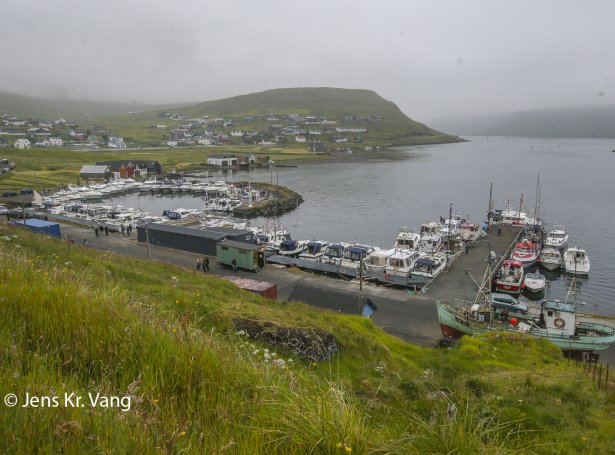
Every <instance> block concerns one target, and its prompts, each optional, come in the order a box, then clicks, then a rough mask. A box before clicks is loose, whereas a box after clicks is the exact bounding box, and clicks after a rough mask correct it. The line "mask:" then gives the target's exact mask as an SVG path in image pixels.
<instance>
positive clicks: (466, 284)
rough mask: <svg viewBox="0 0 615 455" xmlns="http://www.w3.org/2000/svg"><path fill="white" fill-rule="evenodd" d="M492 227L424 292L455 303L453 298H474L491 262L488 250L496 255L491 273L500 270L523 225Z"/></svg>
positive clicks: (435, 297)
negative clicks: (502, 261) (499, 267)
mask: <svg viewBox="0 0 615 455" xmlns="http://www.w3.org/2000/svg"><path fill="white" fill-rule="evenodd" d="M499 229H500V230H501V235H498V227H497V226H491V227H490V228H489V229H488V231H487V235H486V236H485V237H482V238H480V239H478V240H477V241H476V242H474V243H472V244H471V246H470V248H469V249H468V252H467V253H465V252H461V253H460V254H459V255H458V257H456V258H455V260H454V261H453V262H452V263H451V266H450V267H449V269H448V270H445V271H444V272H443V273H441V274H440V275H438V276H437V277H436V278H435V279H434V280H433V281H432V282H431V283H430V284H429V285H428V286H427V288H426V289H425V290H424V291H425V294H426V295H428V296H430V297H433V298H434V299H437V300H443V301H449V302H452V301H453V299H454V298H459V297H467V298H468V299H472V300H474V298H475V297H476V294H477V293H478V290H479V286H480V284H481V281H482V279H483V276H484V274H485V271H486V270H487V266H488V265H489V253H490V252H491V251H493V252H494V253H495V254H496V256H497V258H496V260H495V262H492V264H491V275H492V276H493V274H495V272H496V271H497V266H498V264H499V263H500V262H501V259H502V258H505V257H508V255H509V253H510V251H511V250H512V248H513V247H514V246H515V243H516V242H517V239H518V238H519V236H520V235H521V233H522V232H523V228H522V227H520V226H513V225H501V227H500V228H499Z"/></svg>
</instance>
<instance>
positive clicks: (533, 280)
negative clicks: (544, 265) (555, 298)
mask: <svg viewBox="0 0 615 455" xmlns="http://www.w3.org/2000/svg"><path fill="white" fill-rule="evenodd" d="M523 284H524V286H525V287H524V289H526V290H527V291H530V292H541V291H544V289H545V287H546V285H547V279H546V278H545V276H544V275H543V274H542V273H540V272H538V271H536V272H532V273H528V274H527V275H525V279H524V280H523Z"/></svg>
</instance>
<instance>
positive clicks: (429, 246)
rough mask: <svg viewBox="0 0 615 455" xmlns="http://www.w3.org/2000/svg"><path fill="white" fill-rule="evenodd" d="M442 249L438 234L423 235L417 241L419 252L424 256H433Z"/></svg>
mask: <svg viewBox="0 0 615 455" xmlns="http://www.w3.org/2000/svg"><path fill="white" fill-rule="evenodd" d="M443 247H444V241H443V240H442V236H441V235H440V234H438V233H435V234H423V235H421V240H420V241H419V248H418V250H419V252H420V253H425V254H435V253H437V252H438V251H440V250H441V249H442V248H443Z"/></svg>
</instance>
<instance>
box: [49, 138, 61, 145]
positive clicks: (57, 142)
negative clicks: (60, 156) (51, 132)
mask: <svg viewBox="0 0 615 455" xmlns="http://www.w3.org/2000/svg"><path fill="white" fill-rule="evenodd" d="M62 144H63V142H62V138H61V137H50V138H49V145H50V146H51V147H62Z"/></svg>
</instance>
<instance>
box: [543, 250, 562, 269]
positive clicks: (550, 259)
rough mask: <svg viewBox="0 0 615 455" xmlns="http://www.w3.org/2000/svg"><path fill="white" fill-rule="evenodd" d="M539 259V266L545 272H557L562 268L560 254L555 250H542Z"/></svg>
mask: <svg viewBox="0 0 615 455" xmlns="http://www.w3.org/2000/svg"><path fill="white" fill-rule="evenodd" d="M539 258H540V259H539V260H540V265H541V266H542V267H544V268H545V269H547V270H557V269H559V268H560V267H561V266H562V253H560V251H559V250H558V249H557V248H544V249H543V250H542V251H541V252H540V256H539Z"/></svg>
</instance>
